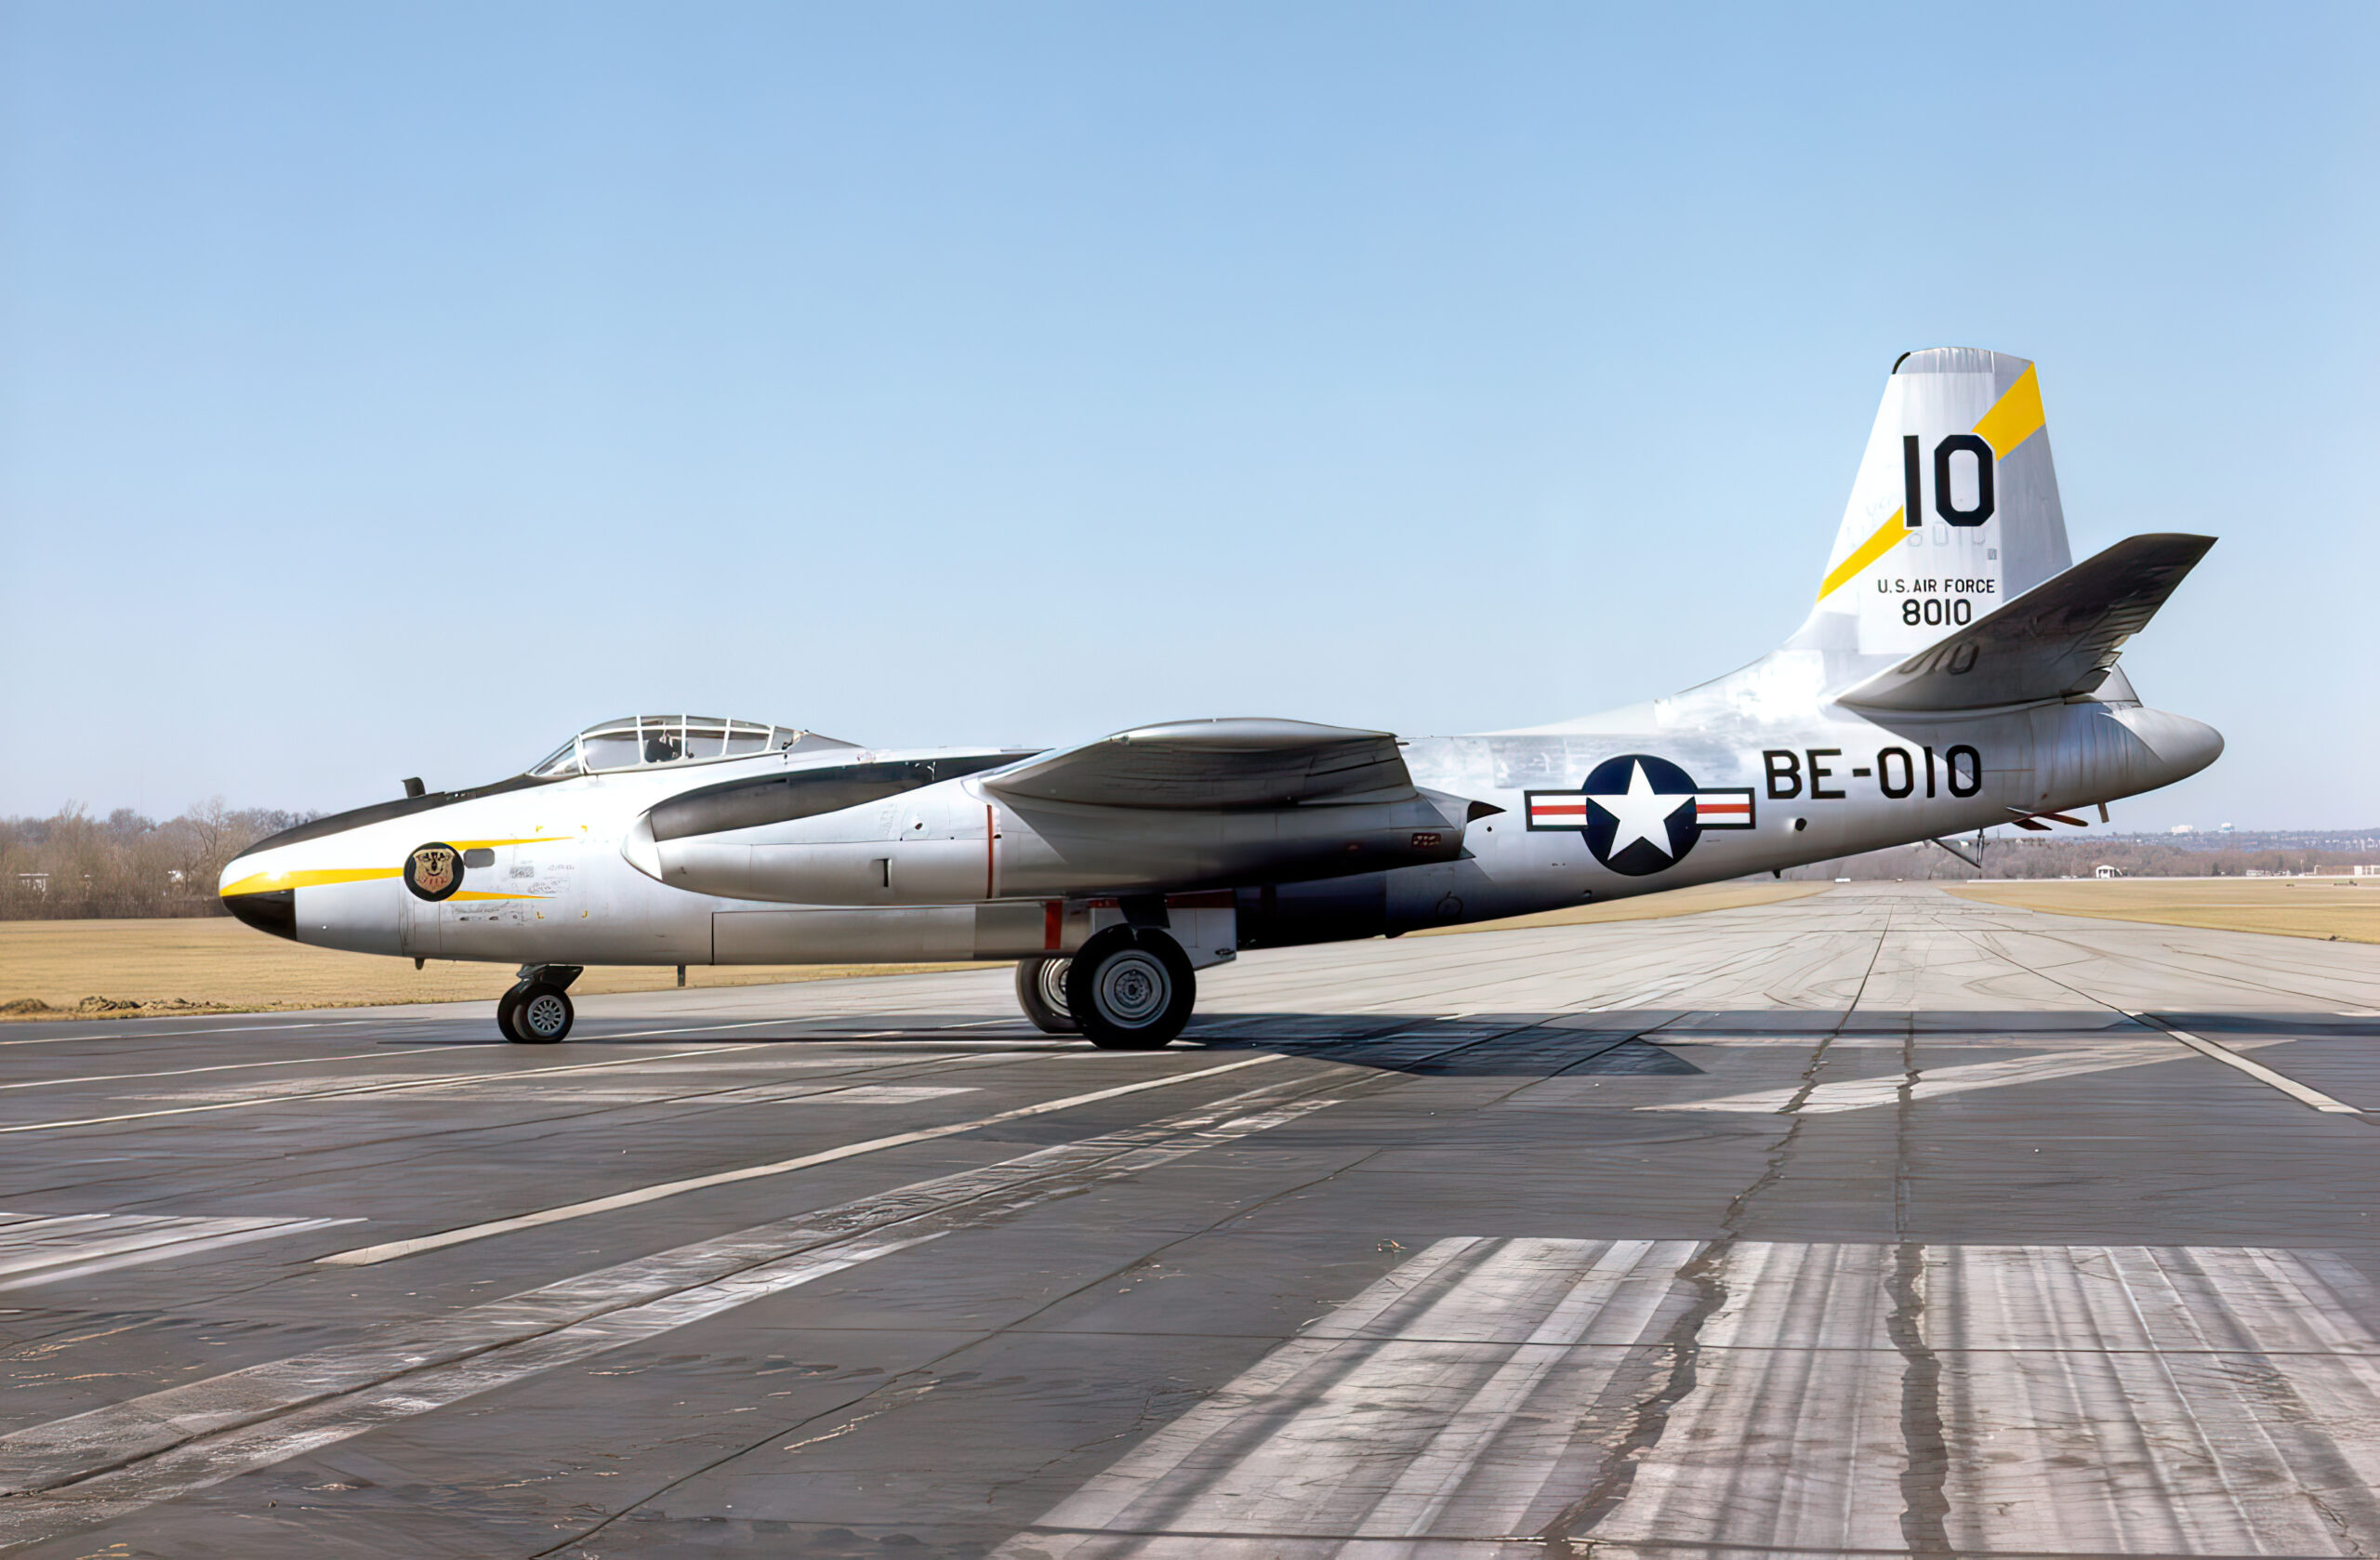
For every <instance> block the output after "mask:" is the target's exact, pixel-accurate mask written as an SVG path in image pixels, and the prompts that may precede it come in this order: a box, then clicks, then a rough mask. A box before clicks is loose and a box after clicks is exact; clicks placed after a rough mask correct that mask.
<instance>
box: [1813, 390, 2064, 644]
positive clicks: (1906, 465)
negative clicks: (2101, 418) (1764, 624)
mask: <svg viewBox="0 0 2380 1560" xmlns="http://www.w3.org/2000/svg"><path fill="white" fill-rule="evenodd" d="M2072 562H2073V555H2072V554H2071V553H2069V551H2068V550H2067V546H2066V515H2065V512H2064V511H2063V510H2062V509H2059V508H2058V502H2057V472H2056V469H2054V468H2053V467H2052V466H2051V465H2050V457H2049V430H2048V429H2047V428H2046V427H2045V426H2044V424H2043V416H2042V396H2041V386H2040V382H2039V380H2038V379H2036V378H2035V377H2034V374H2033V365H2032V364H2030V363H2028V362H2027V361H2026V360H2025V359H2023V358H2016V357H2009V356H2007V355H2005V354H2003V353H2001V352H1988V351H1984V350H1981V349H1979V348H1974V347H1936V348H1932V349H1929V350H1925V351H1922V352H1908V353H1904V354H1903V355H1902V357H1901V360H1900V361H1899V362H1898V363H1897V364H1893V374H1892V377H1891V379H1889V380H1888V381H1886V383H1885V385H1884V404H1883V405H1882V406H1880V407H1878V408H1877V411H1876V426H1875V428H1874V430H1872V431H1871V432H1870V433H1869V435H1868V453H1867V454H1866V456H1863V457H1862V458H1861V460H1860V462H1859V475H1858V479H1857V480H1856V481H1855V482H1854V483H1852V485H1851V502H1850V504H1849V506H1848V507H1847V508H1845V510H1844V513H1843V527H1842V529H1841V530H1840V531H1838V532H1837V533H1836V534H1835V538H1834V550H1833V551H1832V552H1831V553H1830V554H1829V555H1828V558H1827V567H1826V576H1825V578H1824V580H1823V581H1822V582H1821V583H1820V585H1819V587H1818V605H1817V606H1816V607H1815V608H1814V609H1813V610H1812V611H1811V614H1810V620H1809V622H1808V623H1807V624H1806V625H1805V626H1804V628H1803V630H1802V633H1801V634H1800V635H1798V636H1796V638H1797V640H1798V641H1800V642H1803V643H1805V644H1815V645H1818V646H1822V647H1823V648H1825V649H1828V650H1831V651H1837V652H1846V651H1847V652H1851V653H1853V654H1858V655H1863V656H1864V655H1895V656H1897V655H1906V654H1909V653H1910V652H1911V651H1915V650H1919V649H1923V648H1924V646H1926V645H1928V644H1931V643H1933V642H1934V641H1937V640H1938V639H1940V638H1942V637H1943V635H1944V634H1945V633H1947V632H1949V631H1950V630H1952V629H1954V628H1964V627H1965V626H1966V625H1968V624H1970V623H1973V622H1975V621H1976V620H1977V619H1978V618H1981V617H1983V616H1985V615H1988V614H1990V613H1991V612H1993V611H1995V610H1997V609H1998V608H1999V607H2000V606H2001V605H2003V603H2004V602H2007V601H2008V600H2009V599H2010V598H2012V597H2015V596H2018V595H2021V594H2023V593H2024V592H2025V591H2027V590H2030V589H2031V588H2033V587H2034V586H2036V585H2039V584H2041V583H2042V581H2043V580H2045V579H2048V578H2049V577H2050V576H2051V575H2056V574H2059V573H2061V572H2063V571H2064V570H2065V569H2066V568H2068V567H2069V565H2070V564H2071V563H2072Z"/></svg>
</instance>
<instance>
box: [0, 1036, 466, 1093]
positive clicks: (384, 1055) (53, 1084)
mask: <svg viewBox="0 0 2380 1560" xmlns="http://www.w3.org/2000/svg"><path fill="white" fill-rule="evenodd" d="M447 1049H448V1048H447V1047H445V1046H399V1047H395V1048H390V1047H386V1046H384V1047H381V1048H380V1049H378V1050H377V1051H340V1052H337V1053H335V1054H333V1055H329V1056H282V1057H276V1058H274V1059H273V1060H271V1061H270V1062H217V1063H213V1064H209V1065H206V1066H203V1067H166V1068H163V1069H160V1070H159V1071H156V1072H149V1073H93V1074H90V1075H88V1076H86V1077H33V1078H25V1079H23V1080H21V1081H20V1082H17V1083H0V1090H10V1089H59V1088H63V1087H65V1086H66V1085H68V1084H75V1083H124V1082H126V1081H129V1080H132V1079H136V1078H147V1077H190V1076H191V1075H192V1074H194V1073H236V1072H243V1071H245V1070H246V1069H248V1068H251V1067H304V1066H311V1065H314V1064H329V1063H332V1062H363V1061H386V1060H388V1059H389V1058H390V1057H391V1056H418V1055H420V1054H422V1053H423V1052H425V1051H445V1050H447Z"/></svg>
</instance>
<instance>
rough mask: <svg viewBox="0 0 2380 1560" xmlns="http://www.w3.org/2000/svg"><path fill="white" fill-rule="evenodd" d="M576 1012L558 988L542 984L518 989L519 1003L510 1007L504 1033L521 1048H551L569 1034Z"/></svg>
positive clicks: (568, 995)
mask: <svg viewBox="0 0 2380 1560" xmlns="http://www.w3.org/2000/svg"><path fill="white" fill-rule="evenodd" d="M575 1017H577V1011H576V1010H575V1009H574V1008H572V1007H571V1005H570V993H568V992H566V991H564V990H563V989H562V987H560V986H558V985H546V984H545V983H544V982H542V981H538V982H535V983H533V984H531V985H527V986H524V987H522V992H521V1000H520V1001H519V1002H518V1003H516V1004H514V1006H513V1009H512V1021H511V1023H509V1025H506V1026H505V1033H506V1034H508V1035H509V1036H510V1037H511V1038H513V1039H514V1040H516V1041H518V1042H520V1043H521V1044H522V1045H555V1044H559V1043H560V1042H561V1040H562V1038H563V1037H565V1036H567V1035H568V1034H569V1033H570V1025H571V1021H572V1020H573V1019H574V1018H575Z"/></svg>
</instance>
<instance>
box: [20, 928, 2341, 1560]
mask: <svg viewBox="0 0 2380 1560" xmlns="http://www.w3.org/2000/svg"><path fill="white" fill-rule="evenodd" d="M1201 1011H1202V1015H1203V1016H1202V1018H1201V1019H1200V1021H1199V1022H1198V1023H1197V1025H1196V1026H1195V1027H1194V1029H1193V1031H1192V1034H1191V1036H1190V1037H1189V1038H1187V1039H1185V1040H1184V1041H1183V1042H1181V1043H1178V1044H1177V1045H1176V1046H1175V1047H1174V1048H1173V1049H1171V1050H1170V1051H1164V1052H1161V1053H1157V1054H1155V1055H1130V1054H1106V1053H1101V1052H1096V1051H1091V1050H1089V1049H1088V1048H1086V1047H1082V1046H1079V1045H1075V1044H1063V1043H1054V1042H1052V1041H1051V1040H1050V1039H1048V1038H1045V1037H1042V1036H1039V1035H1038V1034H1035V1033H1034V1032H1033V1031H1032V1030H1030V1029H1029V1028H1027V1027H1026V1026H1025V1025H1024V1024H1023V1022H1022V1021H1021V1020H1020V1019H1019V1018H1018V1017H1017V1016H1016V1013H1015V1008H1014V1005H1013V1002H1012V999H1011V998H1010V996H1009V992H1008V975H1007V972H1005V971H1001V972H968V973H961V974H951V975H927V976H910V977H900V978H887V979H881V980H866V981H851V982H837V983H821V984H814V985H793V986H755V987H743V988H733V989H726V990H711V991H698V992H668V993H655V994H644V995H639V996H632V997H608V998H589V999H588V1000H587V1001H586V1002H585V1003H583V1004H582V1006H581V1010H580V1018H579V1026H578V1029H577V1031H576V1033H575V1036H574V1038H573V1041H572V1043H571V1044H569V1045H566V1046H563V1047H560V1048H556V1049H530V1048H522V1047H512V1046H507V1045H504V1044H502V1043H500V1042H498V1041H496V1038H495V1036H494V1029H493V1020H492V1017H491V1010H490V1007H489V1006H488V1005H486V1004H471V1005H467V1006H457V1007H441V1008H422V1007H414V1008H394V1009H385V1010H371V1011H365V1010H345V1011H323V1012H313V1013H299V1014H271V1015H261V1016H247V1017H225V1018H219V1019H201V1020H188V1019H185V1020H155V1021H149V1022H143V1023H120V1024H55V1025H8V1026H6V1027H5V1028H0V1209H5V1210H7V1212H6V1213H0V1339H5V1346H6V1351H7V1371H6V1377H5V1381H6V1389H7V1390H6V1394H5V1396H0V1431H5V1432H6V1434H0V1490H5V1491H6V1492H7V1494H6V1496H5V1498H0V1548H5V1549H6V1550H7V1553H11V1554H27V1555H40V1556H55V1557H61V1560H63V1557H69V1556H72V1557H77V1560H81V1557H90V1556H108V1557H111V1560H112V1557H118V1556H127V1557H128V1556H141V1555H178V1556H180V1555H201V1554H207V1555H214V1554H221V1555H241V1556H281V1555H291V1556H297V1555H304V1556H308V1557H315V1556H321V1555H324V1554H338V1555H363V1556H390V1557H399V1556H402V1557H408V1560H412V1557H419V1556H446V1555H453V1556H469V1557H473V1560H478V1557H483V1556H500V1555H501V1556H510V1555H521V1556H527V1555H544V1554H555V1555H571V1556H579V1555H585V1556H625V1555H711V1554H767V1555H788V1556H804V1557H808V1556H821V1557H824V1556H856V1555H869V1556H881V1555H897V1556H940V1555H952V1556H958V1555H966V1556H980V1555H997V1556H998V1557H1000V1560H1042V1557H1046V1560H1058V1557H1069V1560H1109V1557H1114V1556H1123V1555H1144V1556H1162V1557H1175V1556H1181V1557H1188V1556H1199V1557H1208V1556H1221V1557H1226V1560H1236V1557H1243V1556H1246V1557H1253V1556H1294V1557H1305V1556H1322V1555H1350V1556H1362V1557H1368V1560H1369V1557H1381V1560H1386V1557H1391V1556H1395V1557H1403V1560H1440V1557H1445V1560H1454V1557H1458V1556H1461V1557H1465V1560H1469V1557H1474V1556H1476V1557H1481V1560H1486V1557H1489V1556H1498V1557H1501V1556H1513V1557H1518V1556H1522V1555H1544V1554H1556V1555H1559V1554H1571V1555H1585V1554H1589V1553H1593V1554H1597V1555H1639V1554H1642V1555H1669V1554H1676V1555H1690V1556H1695V1557H1697V1560H1710V1557H1715V1556H1727V1555H1736V1554H1743V1555H1752V1554H1759V1555H1765V1556H1776V1555H1778V1554H1801V1553H1809V1554H1842V1553H1871V1552H1872V1553H1918V1554H1928V1555H1942V1554H1953V1553H1961V1554H1964V1553H2005V1554H2023V1555H2043V1554H2108V1553H2122V1554H2150V1553H2156V1554H2173V1553H2191V1554H2245V1553H2308V1554H2334V1553H2338V1554H2347V1553H2372V1552H2373V1551H2374V1550H2376V1549H2380V1232H2375V1230H2374V1228H2373V1225H2374V1223H2375V1217H2374V1213H2373V1210H2374V1208H2375V1206H2380V1044H2375V1039H2380V1018H2375V1016H2374V1015H2375V1011H2380V948H2375V947H2371V946H2360V945H2348V944H2329V943H2317V942H2311V941H2304V940H2296V939H2289V938H2281V937H2258V936H2250V935H2245V934H2238V933H2228V932H2198V931H2190V930H2186V929H2177V928H2171V927H2159V926H2145V925H2128V924H2124V923H2121V922H2115V921H2106V920H2083V919H2065V918H2058V917H2050V916H2042V915H2034V914H2030V913H2027V912H2024V911H2018V910H2009V909H2002V908H1997V907H1992V906H1981V905H1976V904H1970V903H1967V902H1964V901H1961V900H1958V899H1954V898H1951V897H1950V896H1948V895H1945V894H1942V893H1940V892H1937V891H1935V890H1933V889H1931V888H1928V887H1925V886H1924V885H1920V884H1910V885H1905V886H1902V885H1891V884H1878V885H1859V886H1855V887H1847V888H1838V889H1836V890H1834V891H1833V892H1829V893H1826V894H1821V895H1818V896H1817V897H1814V898H1809V899H1803V900H1798V901H1793V902H1790V903H1786V904H1781V905H1775V906H1764V907H1758V908H1751V909H1742V910H1732V911H1720V912H1714V913H1711V914H1707V915H1701V916H1695V917H1690V918H1685V919H1673V920H1657V921H1637V922H1623V923H1618V924H1613V925H1607V926H1596V927H1572V928H1558V929H1549V930H1542V931H1532V932H1501V933H1485V934H1479V935H1473V936H1455V937H1424V938H1408V939H1404V940H1400V941H1398V942H1395V943H1382V942H1373V943H1365V944H1355V945H1346V946H1342V947H1336V948H1320V949H1311V950H1297V951H1290V952H1284V953H1275V954H1257V955H1251V956H1250V957H1249V958H1247V959H1245V960H1244V961H1243V962H1241V963H1240V964H1238V965H1236V966H1231V967H1226V968H1224V969H1222V970H1217V971H1210V972H1207V975H1206V978H1205V979H1204V982H1203V992H1202V1002H1201Z"/></svg>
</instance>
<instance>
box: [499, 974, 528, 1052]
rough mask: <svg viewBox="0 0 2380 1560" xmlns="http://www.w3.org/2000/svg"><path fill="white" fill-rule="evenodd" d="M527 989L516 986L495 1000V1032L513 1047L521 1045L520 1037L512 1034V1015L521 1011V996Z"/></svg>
mask: <svg viewBox="0 0 2380 1560" xmlns="http://www.w3.org/2000/svg"><path fill="white" fill-rule="evenodd" d="M527 989H528V987H526V986H522V985H516V986H514V987H512V988H511V989H510V990H509V991H507V992H506V993H505V994H504V995H503V996H502V997H500V998H497V999H496V1033H497V1034H499V1035H501V1036H503V1037H504V1038H506V1039H508V1040H510V1041H511V1042H512V1043H513V1044H515V1045H519V1044H520V1043H521V1037H520V1036H518V1035H516V1034H514V1033H513V1032H512V1015H513V1014H514V1013H516V1012H519V1011H521V994H522V992H523V991H526V990H527Z"/></svg>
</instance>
